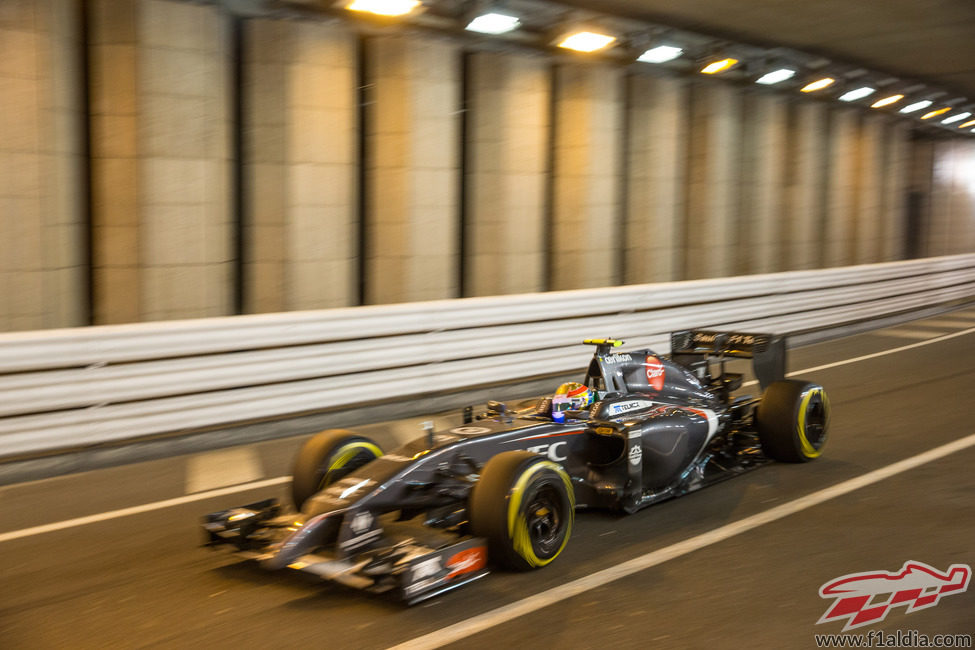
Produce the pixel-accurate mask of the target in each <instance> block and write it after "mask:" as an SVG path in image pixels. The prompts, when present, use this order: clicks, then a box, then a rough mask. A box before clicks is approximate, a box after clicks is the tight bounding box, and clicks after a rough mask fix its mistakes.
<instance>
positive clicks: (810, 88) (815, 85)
mask: <svg viewBox="0 0 975 650" xmlns="http://www.w3.org/2000/svg"><path fill="white" fill-rule="evenodd" d="M835 81H836V79H833V78H832V77H823V78H822V79H820V80H819V81H814V82H812V83H811V84H807V85H805V86H803V87H802V92H804V93H811V92H815V91H817V90H822V89H823V88H827V87H829V86H832V85H833V83H834V82H835Z"/></svg>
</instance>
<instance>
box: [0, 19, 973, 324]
mask: <svg viewBox="0 0 975 650" xmlns="http://www.w3.org/2000/svg"><path fill="white" fill-rule="evenodd" d="M0 84H2V90H0V108H2V110H0V120H2V122H0V206H2V208H0V245H2V246H3V249H2V253H0V296H2V298H0V329H3V330H8V331H9V330H23V329H36V328H47V327H68V326H77V325H85V324H91V323H95V324H101V323H123V322H134V321H145V320H163V319H176V318H198V317H206V316H217V315H227V314H235V313H259V312H274V311H288V310H299V309H316V308H330V307H341V306H346V305H356V304H376V303H393V302H406V301H415V300H429V299H438V298H452V297H460V296H481V295H500V294H510V293H520V292H533V291H546V290H553V289H574V288H585V287H599V286H607V285H617V284H625V283H644V282H659V281H671V280H680V279H695V278H708V277H721V276H730V275H740V274H749V273H762V272H774V271H783V270H797V269H814V268H821V267H834V266H842V265H847V264H854V263H866V262H876V261H888V260H896V259H901V258H904V257H905V256H911V255H921V256H931V255H941V254H949V253H956V252H967V251H971V250H973V249H975V185H973V181H972V178H975V143H973V142H971V141H970V140H963V139H958V138H956V139H951V138H941V139H938V140H932V139H931V138H929V137H927V136H923V135H920V134H918V133H912V131H911V128H912V127H911V126H910V125H909V124H908V123H907V122H905V121H903V120H900V119H897V117H896V116H893V115H887V114H881V113H879V112H869V111H866V110H862V109H859V108H857V107H846V106H843V107H841V106H838V105H836V104H835V103H832V102H828V101H818V100H813V99H809V98H805V97H800V96H798V95H797V94H795V93H777V92H774V91H771V90H769V89H764V88H758V87H754V86H743V85H737V84H730V83H725V82H723V81H721V80H718V79H710V78H708V79H703V78H694V77H675V76H667V75H666V74H664V73H662V72H660V71H659V70H655V69H652V68H650V67H649V66H642V65H641V66H629V67H616V66H611V65H609V64H606V63H594V62H591V61H585V60H584V59H582V58H578V57H558V58H554V57H551V56H548V55H543V54H540V53H538V52H533V51H527V50H524V51H520V50H517V49H508V50H506V51H504V52H490V51H475V50H474V49H473V48H472V45H471V43H470V42H465V41H463V40H456V39H450V38H447V37H445V36H436V35H430V34H424V35H422V36H421V35H418V34H413V33H408V32H405V31H400V30H395V31H393V30H388V31H387V32H384V33H371V34H361V33H357V32H355V31H354V30H353V28H352V27H351V26H350V25H349V24H347V23H345V22H342V21H339V20H334V19H333V20H330V21H314V20H311V19H307V18H305V19H290V18H242V17H235V16H231V15H229V14H228V13H226V12H225V11H223V10H222V9H220V8H218V7H217V6H213V5H198V4H191V3H183V2H176V1H173V0H90V1H88V2H85V3H82V2H73V1H70V0H65V1H63V2H56V1H55V0H38V1H36V2H35V1H33V0H5V1H4V2H2V3H0Z"/></svg>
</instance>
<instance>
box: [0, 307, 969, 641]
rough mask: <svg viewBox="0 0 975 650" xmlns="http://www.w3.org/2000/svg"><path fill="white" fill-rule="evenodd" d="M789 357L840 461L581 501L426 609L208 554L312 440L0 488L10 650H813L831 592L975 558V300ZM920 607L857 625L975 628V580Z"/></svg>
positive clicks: (832, 627)
mask: <svg viewBox="0 0 975 650" xmlns="http://www.w3.org/2000/svg"><path fill="white" fill-rule="evenodd" d="M789 369H790V371H793V372H795V371H804V372H802V373H801V376H803V377H808V378H809V379H811V380H813V381H817V382H820V383H822V384H824V385H825V386H826V388H827V390H828V391H829V393H830V396H831V401H832V405H833V421H832V430H831V434H830V441H829V444H828V446H827V448H826V451H825V453H824V456H823V457H822V458H821V459H819V460H817V461H815V462H813V463H810V464H805V465H785V464H771V465H767V466H765V467H762V468H760V469H758V470H756V471H754V472H751V473H748V474H746V475H744V476H741V477H738V478H735V479H733V480H730V481H727V482H724V483H720V484H718V485H715V486H712V487H710V488H707V489H705V490H702V491H700V492H697V493H694V494H691V495H689V496H686V497H684V498H681V499H677V500H674V501H670V502H666V503H663V504H659V505H656V506H653V507H651V508H648V509H646V510H643V511H641V512H639V513H637V514H635V515H630V516H619V515H615V514H611V513H605V512H583V513H580V514H579V515H578V517H577V519H576V527H575V529H574V530H573V535H572V539H571V541H570V543H569V545H568V547H567V549H566V551H565V552H564V554H563V555H562V556H561V557H560V558H559V559H558V560H557V561H556V562H554V563H553V564H551V565H550V566H548V567H546V568H544V569H542V570H540V571H535V572H532V573H522V574H515V573H502V572H496V573H492V574H490V575H489V576H487V577H486V578H484V579H482V580H479V581H477V582H475V583H472V584H470V585H468V586H465V587H462V588H461V589H458V590H457V591H454V592H452V593H448V594H445V595H442V596H439V597H437V598H435V599H432V600H431V601H427V602H425V603H423V604H421V605H418V606H416V607H413V608H406V607H404V606H402V605H400V604H398V603H395V602H391V601H388V600H384V599H382V598H376V597H370V596H368V595H365V594H361V593H358V592H354V591H350V590H347V589H344V588H341V587H338V586H333V585H329V584H323V583H320V582H316V581H315V580H313V579H311V578H309V577H306V576H303V575H300V574H295V573H292V572H286V573H269V572H266V571H264V570H262V569H260V568H259V567H257V566H254V565H252V564H249V563H246V562H242V561H240V560H238V559H236V558H235V557H233V556H232V555H229V554H226V553H224V552H218V551H212V550H209V549H205V548H201V547H200V546H199V543H200V541H201V534H200V532H199V528H198V526H199V520H200V517H201V515H203V514H204V513H206V512H211V511H214V510H219V509H224V508H227V507H230V506H234V505H239V504H242V503H247V502H249V501H253V500H256V499H258V498H262V497H267V496H281V497H284V496H285V495H286V492H287V488H288V483H287V480H288V479H287V474H288V470H289V465H290V462H291V456H292V454H293V453H294V451H295V450H296V449H297V446H298V444H299V443H300V439H289V440H278V441H273V442H267V443H261V444H257V445H251V446H247V447H239V448H232V449H225V450H220V451H215V452H208V453H204V454H197V455H193V456H182V457H177V458H170V459H163V460H156V461H151V462H145V463H138V464H131V465H125V466H121V467H115V468H110V469H105V470H98V471H94V472H88V473H83V474H76V475H70V476H64V477H59V478H54V479H45V480H41V481H36V482H31V483H21V484H16V485H9V486H6V487H2V488H0V552H2V556H0V557H2V561H0V562H2V564H0V566H2V573H0V575H2V578H0V648H2V649H5V650H6V649H20V648H143V647H150V648H200V647H207V648H231V647H234V648H236V647H266V648H290V647H309V648H388V647H391V646H396V645H399V644H405V647H417V648H419V647H438V646H441V645H446V646H447V647H456V648H461V647H463V648H498V647H503V646H504V645H508V646H509V647H512V648H515V647H518V648H521V647H539V648H547V647H561V648H645V647H660V648H740V647H759V648H806V647H816V645H815V638H814V636H815V635H816V634H827V633H839V632H840V631H841V629H842V627H843V624H842V622H830V623H824V624H819V625H817V624H816V622H817V621H818V620H819V618H820V617H821V616H822V615H823V613H824V612H826V610H827V609H828V608H829V606H830V605H831V604H832V602H833V601H832V600H826V599H823V598H821V597H820V596H819V588H820V586H821V585H823V584H824V583H826V582H829V581H831V580H832V579H834V578H837V577H839V576H843V575H845V574H850V573H860V572H866V571H890V572H894V571H898V570H900V569H901V567H902V566H903V565H904V564H905V562H907V561H911V560H913V561H920V562H924V563H926V564H928V565H931V566H932V567H934V568H935V569H938V570H941V571H944V570H946V569H947V568H948V567H949V565H952V564H966V565H975V471H973V467H975V420H973V417H972V416H973V412H975V309H969V310H965V311H958V312H953V313H949V314H944V315H941V316H939V317H937V318H931V319H927V320H923V321H916V322H912V323H907V324H904V325H900V326H896V327H892V328H888V329H884V330H879V331H877V332H872V333H869V334H861V335H857V336H851V337H848V338H844V339H840V340H836V341H831V342H827V343H822V344H817V345H813V346H808V347H805V348H801V349H798V350H794V351H792V352H791V356H790V359H789ZM553 388H554V387H553ZM415 427H416V422H415V421H409V422H401V423H397V424H396V425H395V426H393V427H392V428H391V429H390V430H389V431H392V434H389V433H388V432H387V433H386V435H387V437H388V436H389V435H392V437H395V438H397V439H403V438H405V437H408V436H410V435H412V434H413V433H415V432H416V431H417V430H416V428H415ZM377 430H378V429H377ZM946 445H953V446H948V447H946ZM931 450H937V451H935V452H934V453H933V454H929V453H927V452H930V451H931ZM897 463H899V464H897ZM883 468H887V469H886V470H884V471H882V472H881V473H880V474H877V473H873V472H875V471H876V470H883ZM613 571H616V572H617V573H612V572H613ZM613 578H615V579H613ZM905 609H906V608H905V607H903V606H901V607H894V608H891V610H890V611H889V613H888V615H887V617H886V619H885V620H883V621H882V622H880V623H877V624H874V625H870V626H865V627H863V628H859V629H856V630H853V631H852V632H858V633H867V632H870V631H878V630H882V631H884V632H886V633H894V632H896V631H898V630H901V631H905V632H906V631H908V630H916V631H917V632H919V633H921V634H926V635H932V636H933V635H936V634H975V586H973V587H972V588H971V589H969V590H968V591H966V592H964V593H960V594H954V595H951V596H944V597H943V598H942V599H941V601H940V602H939V603H938V604H937V605H936V606H934V607H930V608H927V609H923V610H919V611H915V612H911V613H907V612H906V611H905Z"/></svg>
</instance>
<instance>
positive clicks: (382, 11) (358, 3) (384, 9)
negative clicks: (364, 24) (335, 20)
mask: <svg viewBox="0 0 975 650" xmlns="http://www.w3.org/2000/svg"><path fill="white" fill-rule="evenodd" d="M419 6H420V0H352V2H350V3H349V4H347V5H346V6H345V8H346V9H348V10H349V11H361V12H364V13H369V14H376V15H377V16H405V15H406V14H408V13H410V12H411V11H413V10H414V9H416V8H417V7H419Z"/></svg>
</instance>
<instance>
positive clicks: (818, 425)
mask: <svg viewBox="0 0 975 650" xmlns="http://www.w3.org/2000/svg"><path fill="white" fill-rule="evenodd" d="M827 417H828V416H827V412H826V404H825V403H824V402H823V398H822V396H821V395H818V394H817V395H813V397H812V399H811V400H809V405H808V406H807V407H806V417H805V427H804V431H803V434H804V435H805V437H806V440H807V441H808V442H809V444H810V445H811V446H812V447H813V449H819V448H820V447H821V446H822V444H823V441H824V440H825V438H826V423H827Z"/></svg>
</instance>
